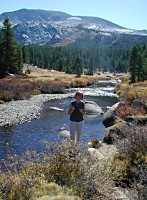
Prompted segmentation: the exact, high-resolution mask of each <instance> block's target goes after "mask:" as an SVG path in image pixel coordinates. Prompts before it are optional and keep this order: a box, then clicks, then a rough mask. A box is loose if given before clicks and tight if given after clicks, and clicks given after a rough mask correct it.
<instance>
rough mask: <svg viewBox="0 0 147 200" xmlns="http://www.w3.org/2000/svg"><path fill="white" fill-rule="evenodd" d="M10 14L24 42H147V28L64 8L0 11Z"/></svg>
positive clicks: (16, 33) (109, 43)
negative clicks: (131, 27)
mask: <svg viewBox="0 0 147 200" xmlns="http://www.w3.org/2000/svg"><path fill="white" fill-rule="evenodd" d="M5 18H9V19H10V21H11V23H12V24H13V28H14V33H15V38H16V39H17V40H18V41H19V42H20V43H21V44H40V45H52V46H56V45H59V46H60V45H64V44H65V45H67V44H68V43H71V42H75V41H78V40H89V41H92V40H95V39H96V40H98V41H99V44H100V45H103V44H104V45H116V46H117V45H118V46H119V45H120V44H121V45H123V44H124V45H128V46H129V45H133V43H136V42H138V43H141V44H147V31H146V30H144V31H139V30H133V29H126V28H124V27H121V26H119V25H117V24H114V23H112V22H110V21H108V20H105V19H102V18H98V17H88V16H72V15H70V14H67V13H64V12H60V11H48V10H41V9H38V10H32V9H21V10H17V11H14V12H6V13H3V14H1V15H0V22H1V23H2V22H3V20H4V19H5Z"/></svg>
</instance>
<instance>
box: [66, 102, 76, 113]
mask: <svg viewBox="0 0 147 200" xmlns="http://www.w3.org/2000/svg"><path fill="white" fill-rule="evenodd" d="M74 110H75V107H74V106H72V105H71V104H70V105H69V109H68V114H69V115H71V114H72V113H73V111H74Z"/></svg>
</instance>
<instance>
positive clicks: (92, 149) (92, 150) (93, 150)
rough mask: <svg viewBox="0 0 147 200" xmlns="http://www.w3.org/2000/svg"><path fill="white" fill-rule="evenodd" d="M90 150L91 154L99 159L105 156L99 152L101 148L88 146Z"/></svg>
mask: <svg viewBox="0 0 147 200" xmlns="http://www.w3.org/2000/svg"><path fill="white" fill-rule="evenodd" d="M88 151H89V153H90V155H91V156H93V157H95V158H97V159H100V160H101V159H104V156H103V155H102V154H101V153H100V152H99V150H97V149H95V148H92V147H91V148H88Z"/></svg>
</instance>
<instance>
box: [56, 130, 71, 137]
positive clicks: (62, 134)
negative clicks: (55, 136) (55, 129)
mask: <svg viewBox="0 0 147 200" xmlns="http://www.w3.org/2000/svg"><path fill="white" fill-rule="evenodd" d="M59 135H60V136H61V137H65V138H69V136H70V132H69V131H67V130H63V131H61V132H59Z"/></svg>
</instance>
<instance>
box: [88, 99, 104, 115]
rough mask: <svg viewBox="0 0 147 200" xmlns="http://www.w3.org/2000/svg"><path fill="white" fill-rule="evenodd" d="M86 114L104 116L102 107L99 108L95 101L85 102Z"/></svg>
mask: <svg viewBox="0 0 147 200" xmlns="http://www.w3.org/2000/svg"><path fill="white" fill-rule="evenodd" d="M85 112H86V114H96V113H97V114H103V111H102V109H101V107H100V106H98V105H97V103H95V102H94V101H86V102H85Z"/></svg>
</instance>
